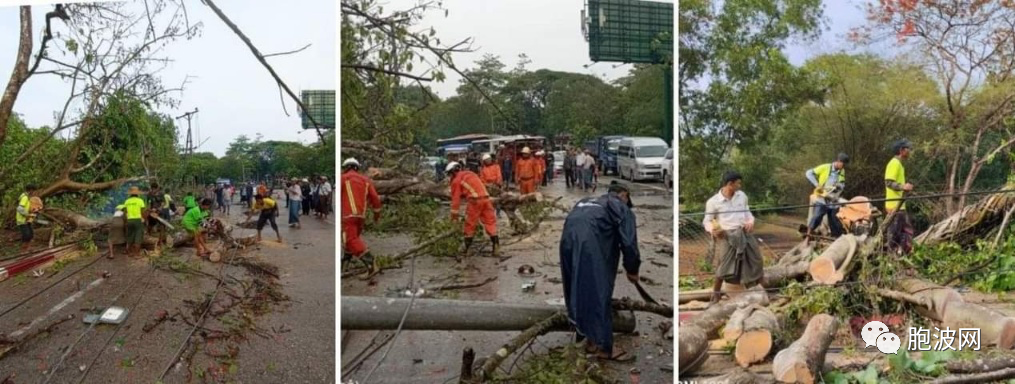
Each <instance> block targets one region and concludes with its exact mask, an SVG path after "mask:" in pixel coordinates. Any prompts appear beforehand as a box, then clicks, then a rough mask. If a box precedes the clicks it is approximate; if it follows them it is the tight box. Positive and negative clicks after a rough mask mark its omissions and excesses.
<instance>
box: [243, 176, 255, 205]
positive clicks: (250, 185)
mask: <svg viewBox="0 0 1015 384" xmlns="http://www.w3.org/2000/svg"><path fill="white" fill-rule="evenodd" d="M244 189H246V190H247V209H251V208H253V207H254V194H255V193H256V192H255V191H254V182H253V181H248V182H247V186H246V188H244Z"/></svg>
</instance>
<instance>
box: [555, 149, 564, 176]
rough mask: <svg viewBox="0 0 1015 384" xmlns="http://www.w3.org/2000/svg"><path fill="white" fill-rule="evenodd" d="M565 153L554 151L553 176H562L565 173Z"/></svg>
mask: <svg viewBox="0 0 1015 384" xmlns="http://www.w3.org/2000/svg"><path fill="white" fill-rule="evenodd" d="M565 154H566V153H565V152H564V151H553V174H554V175H560V174H562V173H564V155H565Z"/></svg>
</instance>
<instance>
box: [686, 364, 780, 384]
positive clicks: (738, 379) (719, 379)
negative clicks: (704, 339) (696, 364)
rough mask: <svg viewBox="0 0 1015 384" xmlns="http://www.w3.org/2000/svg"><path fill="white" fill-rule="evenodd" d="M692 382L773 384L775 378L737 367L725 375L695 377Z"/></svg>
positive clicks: (703, 383) (706, 383) (705, 383)
mask: <svg viewBox="0 0 1015 384" xmlns="http://www.w3.org/2000/svg"><path fill="white" fill-rule="evenodd" d="M682 382H686V381H682ZM691 382H694V383H701V384H772V383H775V380H772V379H771V378H768V377H762V376H759V375H757V374H755V373H754V372H751V371H748V370H746V369H743V368H740V367H736V368H733V369H732V372H729V373H727V374H725V375H722V376H715V377H709V378H701V379H699V378H695V379H694V380H692V381H691Z"/></svg>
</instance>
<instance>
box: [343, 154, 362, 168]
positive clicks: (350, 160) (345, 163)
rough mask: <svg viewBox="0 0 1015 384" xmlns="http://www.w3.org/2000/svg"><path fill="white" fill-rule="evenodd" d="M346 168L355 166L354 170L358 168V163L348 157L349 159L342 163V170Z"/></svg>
mask: <svg viewBox="0 0 1015 384" xmlns="http://www.w3.org/2000/svg"><path fill="white" fill-rule="evenodd" d="M348 166H355V167H356V168H359V161H356V159H355V158H353V157H350V158H348V159H346V160H345V161H343V162H342V168H345V167H348Z"/></svg>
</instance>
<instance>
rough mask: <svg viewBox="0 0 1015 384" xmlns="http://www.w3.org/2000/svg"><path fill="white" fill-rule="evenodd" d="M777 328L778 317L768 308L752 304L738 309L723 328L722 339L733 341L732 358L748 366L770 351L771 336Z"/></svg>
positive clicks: (760, 359)
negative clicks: (734, 344)
mask: <svg viewBox="0 0 1015 384" xmlns="http://www.w3.org/2000/svg"><path fill="white" fill-rule="evenodd" d="M778 329H779V319H778V318H776V317H775V314H774V313H772V311H770V310H769V309H768V308H765V307H762V306H759V305H752V306H749V307H744V308H741V309H738V310H737V311H736V312H734V313H733V315H732V316H730V321H729V322H727V323H726V328H724V329H723V339H725V340H726V341H727V342H735V343H736V347H735V349H734V353H733V356H734V359H735V360H736V361H737V364H740V366H741V367H745V368H746V367H748V366H750V365H751V364H754V363H757V362H759V361H762V360H764V359H765V358H766V357H768V354H769V353H770V352H772V344H773V343H772V341H773V339H772V337H773V334H774V333H775V331H776V330H778Z"/></svg>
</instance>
